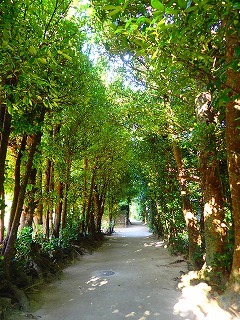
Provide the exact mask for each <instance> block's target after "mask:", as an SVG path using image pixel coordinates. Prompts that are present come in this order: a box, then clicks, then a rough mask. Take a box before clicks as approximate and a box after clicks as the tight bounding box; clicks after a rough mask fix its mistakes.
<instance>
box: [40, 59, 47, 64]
mask: <svg viewBox="0 0 240 320" xmlns="http://www.w3.org/2000/svg"><path fill="white" fill-rule="evenodd" d="M38 61H39V62H41V63H42V64H46V63H47V60H46V59H45V58H38Z"/></svg>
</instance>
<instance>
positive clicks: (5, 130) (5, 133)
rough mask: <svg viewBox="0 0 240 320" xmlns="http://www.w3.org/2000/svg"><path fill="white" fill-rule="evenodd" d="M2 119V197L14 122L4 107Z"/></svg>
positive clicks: (0, 151)
mask: <svg viewBox="0 0 240 320" xmlns="http://www.w3.org/2000/svg"><path fill="white" fill-rule="evenodd" d="M1 119H2V120H3V123H2V124H1V127H0V129H1V130H0V195H2V194H3V190H4V174H5V161H6V155H7V147H8V139H9V135H10V131H11V121H12V116H11V115H10V114H9V113H8V110H7V108H6V107H3V106H1Z"/></svg>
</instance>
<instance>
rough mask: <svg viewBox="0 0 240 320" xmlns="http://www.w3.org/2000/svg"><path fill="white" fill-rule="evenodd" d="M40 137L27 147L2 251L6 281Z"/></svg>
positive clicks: (36, 135)
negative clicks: (13, 211)
mask: <svg viewBox="0 0 240 320" xmlns="http://www.w3.org/2000/svg"><path fill="white" fill-rule="evenodd" d="M43 117H44V112H42V117H41V118H42V119H41V120H43ZM41 137H42V133H41V132H38V133H36V134H34V135H33V136H32V137H31V140H32V143H31V146H30V147H29V154H28V160H27V163H26V168H25V174H24V175H23V177H22V183H21V187H20V191H19V195H18V201H17V206H16V211H15V215H14V219H13V222H12V226H11V230H10V233H9V237H8V239H7V243H6V247H5V251H4V260H3V270H4V274H5V276H6V278H7V279H10V271H9V266H10V262H11V259H12V257H13V254H14V244H15V241H16V238H17V231H18V227H19V222H20V218H21V213H22V207H23V203H24V198H25V194H26V187H27V184H28V181H29V177H30V174H31V170H32V165H33V158H34V155H35V153H36V150H37V146H38V145H39V143H40V141H41Z"/></svg>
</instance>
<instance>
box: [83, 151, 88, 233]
mask: <svg viewBox="0 0 240 320" xmlns="http://www.w3.org/2000/svg"><path fill="white" fill-rule="evenodd" d="M87 170H88V159H87V158H86V157H84V170H83V192H82V199H83V203H82V233H83V234H85V232H86V227H87V224H86V221H87V219H86V209H87V201H88V197H87Z"/></svg>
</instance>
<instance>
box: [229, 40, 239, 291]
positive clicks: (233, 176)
mask: <svg viewBox="0 0 240 320" xmlns="http://www.w3.org/2000/svg"><path fill="white" fill-rule="evenodd" d="M239 47H240V40H239V37H238V35H236V34H233V35H231V36H228V38H227V62H231V61H233V59H234V55H235V48H239ZM227 85H228V86H229V87H231V88H232V89H233V92H231V93H230V94H229V98H230V101H229V102H228V104H227V106H226V147H227V161H228V172H229V182H230V190H231V198H232V214H233V221H234V242H235V244H234V253H233V263H232V270H231V276H230V282H229V288H231V289H232V290H233V291H234V292H240V99H239V94H240V73H239V71H236V70H234V69H233V67H230V68H229V69H228V70H227ZM236 94H238V97H237V98H234V95H236Z"/></svg>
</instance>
